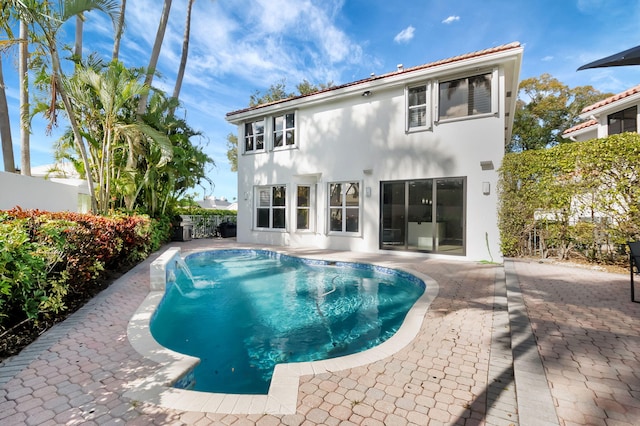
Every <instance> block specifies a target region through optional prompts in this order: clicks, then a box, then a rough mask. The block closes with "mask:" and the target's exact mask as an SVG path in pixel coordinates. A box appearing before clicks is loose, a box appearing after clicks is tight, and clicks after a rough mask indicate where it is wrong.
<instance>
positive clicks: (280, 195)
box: [255, 185, 287, 229]
mask: <svg viewBox="0 0 640 426" xmlns="http://www.w3.org/2000/svg"><path fill="white" fill-rule="evenodd" d="M286 200H287V187H286V186H284V185H273V186H260V187H257V188H256V191H255V206H256V216H255V227H256V229H286V226H287V221H286V217H287V201H286Z"/></svg>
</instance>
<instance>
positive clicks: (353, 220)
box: [329, 182, 360, 233]
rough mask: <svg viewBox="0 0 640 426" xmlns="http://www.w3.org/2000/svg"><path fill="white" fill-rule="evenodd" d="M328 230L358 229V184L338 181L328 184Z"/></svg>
mask: <svg viewBox="0 0 640 426" xmlns="http://www.w3.org/2000/svg"><path fill="white" fill-rule="evenodd" d="M329 231H330V232H351V233H355V232H359V231H360V184H359V183H358V182H339V183H330V184H329Z"/></svg>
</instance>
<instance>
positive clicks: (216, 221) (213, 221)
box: [180, 214, 236, 238]
mask: <svg viewBox="0 0 640 426" xmlns="http://www.w3.org/2000/svg"><path fill="white" fill-rule="evenodd" d="M180 216H182V219H183V221H184V222H188V221H190V222H191V225H192V227H193V233H192V238H214V237H219V236H220V235H219V232H218V226H220V224H221V223H222V222H233V223H235V222H236V216H235V215H224V216H212V215H207V216H202V215H186V214H183V215H180Z"/></svg>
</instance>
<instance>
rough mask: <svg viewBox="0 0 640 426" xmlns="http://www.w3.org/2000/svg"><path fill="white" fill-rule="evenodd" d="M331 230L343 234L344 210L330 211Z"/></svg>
mask: <svg viewBox="0 0 640 426" xmlns="http://www.w3.org/2000/svg"><path fill="white" fill-rule="evenodd" d="M329 230H330V231H338V232H342V209H329Z"/></svg>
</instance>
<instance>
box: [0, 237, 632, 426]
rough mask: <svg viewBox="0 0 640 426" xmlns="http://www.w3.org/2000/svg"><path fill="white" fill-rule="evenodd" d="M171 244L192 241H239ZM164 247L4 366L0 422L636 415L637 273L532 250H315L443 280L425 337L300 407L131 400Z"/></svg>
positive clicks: (313, 394) (308, 383)
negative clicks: (156, 264)
mask: <svg viewBox="0 0 640 426" xmlns="http://www.w3.org/2000/svg"><path fill="white" fill-rule="evenodd" d="M174 245H179V246H181V247H182V250H183V252H184V253H186V252H188V250H191V249H199V248H202V247H206V246H216V247H218V246H234V247H235V246H239V245H238V244H236V243H235V242H234V241H230V240H196V241H191V242H186V243H176V244H174ZM297 253H298V254H300V255H309V254H311V253H309V252H304V251H297ZM158 254H159V253H156V254H155V255H154V256H152V257H151V258H150V259H148V260H147V261H146V262H144V263H143V264H141V265H139V266H137V267H136V268H134V269H133V270H131V271H130V272H129V273H127V274H126V275H124V276H123V277H122V278H121V279H120V280H118V281H117V282H115V283H114V284H113V285H111V286H110V287H109V288H108V289H106V290H105V291H103V292H102V293H101V294H100V295H98V296H97V297H96V298H94V299H93V300H91V301H90V302H89V303H88V304H87V305H86V306H85V307H83V308H82V309H81V310H80V311H78V312H77V313H75V314H74V315H72V316H71V317H70V318H69V319H68V320H67V321H65V322H64V323H62V324H59V325H57V326H56V327H54V328H53V329H51V330H50V331H48V332H47V333H45V334H44V335H43V336H41V338H40V339H39V340H38V341H36V342H35V343H34V344H32V345H31V346H29V347H28V348H26V349H25V350H24V351H23V352H22V353H21V354H19V355H18V356H16V357H13V358H11V359H8V360H6V361H5V362H3V363H2V364H0V424H2V425H13V424H27V425H60V424H78V425H80V424H82V425H85V424H88V425H92V424H95V425H103V424H109V425H110V424H113V425H116V424H131V425H138V424H139V425H148V424H157V425H166V424H175V425H179V424H188V425H207V424H221V425H252V424H257V425H263V426H268V425H310V426H311V425H345V426H346V425H440V424H442V425H450V424H460V425H518V424H519V425H547V424H549V425H553V424H555V425H586V424H588V425H635V424H640V328H638V327H637V321H638V319H639V318H640V304H636V303H631V302H630V301H629V294H628V293H629V290H628V283H629V277H628V275H618V274H609V273H604V272H599V271H594V270H589V269H583V268H576V267H566V266H557V265H553V264H550V263H544V264H541V263H538V262H536V261H525V260H507V261H506V262H505V264H504V266H503V265H486V264H479V263H472V262H460V261H451V260H441V259H438V260H435V259H429V258H425V257H421V256H393V255H384V256H382V255H365V254H357V253H339V252H322V251H315V252H314V254H316V255H318V254H322V255H323V256H326V257H327V258H329V257H330V258H338V259H340V258H345V257H347V256H348V258H349V259H354V258H355V259H358V260H362V261H367V260H369V261H380V260H384V261H387V262H390V263H393V264H395V265H397V266H401V267H404V268H409V269H414V270H416V271H419V272H422V273H424V274H426V275H428V276H430V277H431V278H433V279H435V280H436V281H437V282H438V284H439V286H440V290H439V294H438V296H437V297H436V299H435V300H434V301H433V303H432V304H431V306H430V308H429V311H428V313H427V315H426V316H425V319H424V322H423V324H422V329H421V331H420V334H419V336H418V337H417V338H416V339H414V340H413V341H412V343H411V344H409V345H408V346H406V347H405V348H403V349H402V350H400V351H399V352H397V353H396V354H394V355H393V356H390V357H388V358H385V359H383V360H381V361H377V362H374V363H371V364H368V365H365V366H362V367H357V368H352V369H348V370H343V371H339V372H336V373H324V374H318V375H309V376H303V377H302V378H301V380H300V387H299V391H298V406H297V411H296V413H295V414H291V415H283V416H274V415H269V414H255V415H237V414H234V415H230V414H214V413H201V412H182V411H175V410H171V409H167V408H163V407H159V406H156V405H153V404H150V403H147V402H144V401H135V400H130V399H127V398H125V397H124V396H123V394H124V392H125V391H126V390H127V389H128V388H129V386H130V385H131V383H132V382H133V381H134V380H136V379H139V378H143V377H146V376H148V375H149V374H151V373H152V372H153V371H154V370H155V369H156V368H157V366H156V365H154V363H153V362H151V361H149V360H147V359H145V358H143V357H142V356H141V355H140V354H138V353H137V352H136V351H135V350H134V349H133V347H132V346H131V345H130V344H129V342H128V339H127V334H126V330H127V324H128V321H129V319H130V318H131V316H132V314H133V313H134V312H135V310H136V309H137V307H138V306H139V304H140V303H141V302H142V300H143V299H144V298H145V297H146V295H147V293H148V291H149V264H150V263H151V261H152V260H153V259H155V257H157V255H158ZM293 254H296V251H293Z"/></svg>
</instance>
